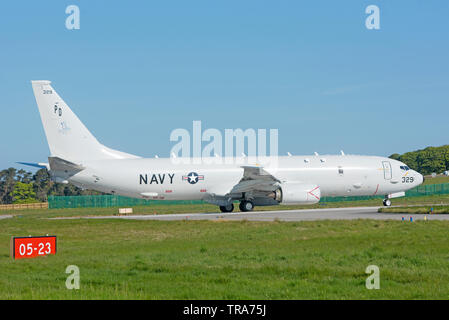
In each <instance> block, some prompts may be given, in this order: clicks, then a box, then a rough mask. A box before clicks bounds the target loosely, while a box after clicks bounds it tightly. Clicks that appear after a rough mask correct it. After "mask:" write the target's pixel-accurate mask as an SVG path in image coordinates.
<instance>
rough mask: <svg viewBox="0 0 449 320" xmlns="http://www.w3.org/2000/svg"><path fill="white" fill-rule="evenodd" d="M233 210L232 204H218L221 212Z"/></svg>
mask: <svg viewBox="0 0 449 320" xmlns="http://www.w3.org/2000/svg"><path fill="white" fill-rule="evenodd" d="M233 210H234V204H233V203H230V204H228V205H226V206H220V211H221V212H225V213H226V212H232V211H233Z"/></svg>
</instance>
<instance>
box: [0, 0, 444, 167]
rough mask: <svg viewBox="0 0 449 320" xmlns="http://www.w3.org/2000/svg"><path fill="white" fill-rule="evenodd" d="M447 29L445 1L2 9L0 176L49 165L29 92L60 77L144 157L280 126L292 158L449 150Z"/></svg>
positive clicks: (97, 131)
mask: <svg viewBox="0 0 449 320" xmlns="http://www.w3.org/2000/svg"><path fill="white" fill-rule="evenodd" d="M69 5H77V6H78V7H79V9H80V29H79V30H68V29H67V28H66V19H67V17H68V14H66V13H65V11H66V7H67V6H69ZM369 5H376V6H378V8H379V9H380V29H378V30H369V29H367V28H366V26H365V20H366V18H367V17H368V14H366V13H365V9H366V7H367V6H369ZM448 17H449V1H447V0H440V1H438V0H434V1H419V0H407V1H400V0H397V1H380V0H370V1H361V0H348V1H330V0H329V1H320V0H318V1H298V0H294V1H293V0H292V1H285V0H276V1H274V0H271V1H267V0H244V1H242V0H239V1H234V0H226V1H223V0H190V1H177V0H170V1H99V0H90V1H87V0H85V1H76V0H70V1H62V0H55V1H23V0H17V1H5V2H4V3H2V4H1V6H0V83H1V86H0V96H1V100H0V137H1V139H0V169H3V168H7V167H11V166H14V167H17V168H20V166H19V165H17V164H16V162H17V161H26V162H46V160H47V157H48V155H49V149H48V146H47V142H46V139H45V134H44V131H43V128H42V125H41V121H40V117H39V113H38V110H37V106H36V103H35V100H34V96H33V92H32V88H31V83H30V81H31V80H51V81H52V86H53V87H54V89H55V90H56V91H57V92H58V93H59V95H61V97H62V98H63V99H64V100H65V102H66V103H67V104H68V105H69V106H70V107H71V108H72V110H73V111H74V112H75V113H76V114H77V115H78V117H79V118H80V119H81V120H82V121H83V123H84V124H85V125H86V126H87V128H89V130H90V131H91V132H92V133H93V134H94V136H96V138H97V139H98V140H99V141H100V142H101V143H103V144H105V145H106V146H108V147H111V148H114V149H118V150H121V151H125V152H128V153H133V154H137V155H140V156H143V157H153V156H154V155H156V154H157V155H159V157H163V156H169V154H170V150H171V148H172V147H173V146H174V144H175V143H174V142H170V139H169V138H170V133H171V132H172V131H173V130H174V129H177V128H185V129H187V130H189V131H192V121H194V120H200V121H201V122H202V127H203V130H205V129H208V128H216V129H219V130H220V131H222V132H224V130H225V129H236V128H242V129H248V128H254V129H256V130H257V129H267V130H269V129H278V130H279V141H278V143H279V153H280V154H281V155H282V154H286V153H287V152H290V153H292V154H294V155H295V154H296V155H299V154H313V152H315V151H316V152H318V153H320V154H337V153H339V152H340V150H344V151H345V153H347V154H366V155H379V156H389V155H391V154H392V153H404V152H407V151H412V150H417V149H421V148H425V147H427V146H439V145H444V144H448V143H449V126H448V122H449V61H448V57H449V36H448V34H449V18H448Z"/></svg>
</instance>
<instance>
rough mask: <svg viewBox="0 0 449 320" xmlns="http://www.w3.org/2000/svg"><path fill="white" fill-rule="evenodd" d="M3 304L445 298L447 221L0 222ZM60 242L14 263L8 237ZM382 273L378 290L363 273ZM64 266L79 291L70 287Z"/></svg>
mask: <svg viewBox="0 0 449 320" xmlns="http://www.w3.org/2000/svg"><path fill="white" fill-rule="evenodd" d="M0 228H1V233H0V299H447V298H448V297H449V273H448V272H447V270H449V242H448V241H447V240H448V239H447V235H448V233H447V230H448V228H449V222H448V221H427V222H424V221H418V222H415V223H404V222H400V221H372V220H353V221H314V222H248V221H241V222H235V221H232V222H231V221H218V222H213V221H123V220H47V219H37V218H36V217H35V216H23V217H21V218H20V217H14V218H11V219H6V220H0ZM47 233H48V234H55V235H57V236H58V253H57V255H55V256H48V257H41V258H36V259H23V260H17V261H13V260H11V258H9V240H10V237H11V236H12V235H16V236H19V235H28V234H31V235H43V234H47ZM371 264H374V265H377V266H379V268H380V279H381V280H380V290H367V289H366V288H365V280H366V278H367V276H368V275H367V274H365V269H366V267H367V266H368V265H371ZM68 265H77V266H78V267H79V268H80V274H81V289H80V290H67V289H66V288H65V281H66V277H67V274H65V269H66V267H67V266H68Z"/></svg>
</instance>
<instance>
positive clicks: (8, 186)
mask: <svg viewBox="0 0 449 320" xmlns="http://www.w3.org/2000/svg"><path fill="white" fill-rule="evenodd" d="M16 172H17V170H16V169H14V168H9V169H6V170H3V171H1V172H0V203H1V204H9V203H12V199H13V196H12V191H13V190H14V186H15V184H16V179H15V176H16Z"/></svg>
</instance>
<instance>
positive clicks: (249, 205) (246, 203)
mask: <svg viewBox="0 0 449 320" xmlns="http://www.w3.org/2000/svg"><path fill="white" fill-rule="evenodd" d="M239 208H240V211H243V212H248V211H252V210H253V209H254V203H253V202H252V201H250V200H243V201H241V202H240V205H239Z"/></svg>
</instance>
